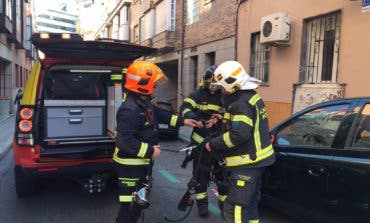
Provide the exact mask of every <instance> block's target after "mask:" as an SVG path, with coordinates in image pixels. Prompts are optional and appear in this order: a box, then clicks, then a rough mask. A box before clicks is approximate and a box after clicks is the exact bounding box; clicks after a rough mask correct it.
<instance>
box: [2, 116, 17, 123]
mask: <svg viewBox="0 0 370 223" xmlns="http://www.w3.org/2000/svg"><path fill="white" fill-rule="evenodd" d="M13 116H15V114H10V115H6V116H5V118H3V119H1V120H0V125H1V123H3V122H5V121H6V120H8V119H10V118H11V117H13Z"/></svg>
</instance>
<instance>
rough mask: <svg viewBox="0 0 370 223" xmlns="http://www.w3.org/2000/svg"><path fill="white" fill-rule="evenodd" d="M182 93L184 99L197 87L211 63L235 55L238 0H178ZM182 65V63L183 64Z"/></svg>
mask: <svg viewBox="0 0 370 223" xmlns="http://www.w3.org/2000/svg"><path fill="white" fill-rule="evenodd" d="M178 2H179V4H178V6H177V7H178V10H177V11H179V12H181V13H179V14H180V17H177V19H176V21H177V26H178V27H179V29H178V33H177V34H178V36H179V38H178V39H179V40H180V41H179V42H178V44H177V46H176V50H178V51H179V52H180V57H179V64H180V66H179V80H180V81H179V94H178V99H179V102H181V101H182V100H183V99H184V97H186V96H187V95H189V94H190V93H191V92H192V91H194V90H195V89H196V88H197V87H198V83H199V80H200V79H201V78H202V75H203V74H204V71H205V70H206V69H207V67H209V66H210V65H214V64H215V65H219V64H220V63H222V62H224V61H226V60H233V59H234V58H235V51H236V48H235V33H236V11H237V8H238V2H236V1H220V0H205V1H204V0H188V1H178ZM182 64H183V65H182Z"/></svg>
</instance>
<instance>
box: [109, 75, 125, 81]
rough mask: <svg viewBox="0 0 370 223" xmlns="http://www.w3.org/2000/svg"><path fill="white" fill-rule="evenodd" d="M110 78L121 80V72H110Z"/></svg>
mask: <svg viewBox="0 0 370 223" xmlns="http://www.w3.org/2000/svg"><path fill="white" fill-rule="evenodd" d="M110 79H111V80H114V81H115V80H122V74H111V75H110Z"/></svg>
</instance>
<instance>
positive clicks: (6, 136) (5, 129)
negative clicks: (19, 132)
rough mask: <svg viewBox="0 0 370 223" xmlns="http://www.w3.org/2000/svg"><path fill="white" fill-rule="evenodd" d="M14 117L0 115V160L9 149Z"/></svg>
mask: <svg viewBox="0 0 370 223" xmlns="http://www.w3.org/2000/svg"><path fill="white" fill-rule="evenodd" d="M14 125H15V115H6V116H4V115H0V129H1V130H0V159H1V158H3V156H4V155H5V154H6V153H7V152H8V150H9V149H10V148H11V144H12V141H13V134H14Z"/></svg>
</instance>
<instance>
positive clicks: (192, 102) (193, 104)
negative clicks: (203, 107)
mask: <svg viewBox="0 0 370 223" xmlns="http://www.w3.org/2000/svg"><path fill="white" fill-rule="evenodd" d="M184 101H185V102H188V103H189V104H191V106H192V107H193V108H195V107H196V106H197V103H196V102H195V101H194V100H193V99H191V98H185V99H184Z"/></svg>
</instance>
